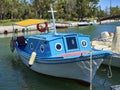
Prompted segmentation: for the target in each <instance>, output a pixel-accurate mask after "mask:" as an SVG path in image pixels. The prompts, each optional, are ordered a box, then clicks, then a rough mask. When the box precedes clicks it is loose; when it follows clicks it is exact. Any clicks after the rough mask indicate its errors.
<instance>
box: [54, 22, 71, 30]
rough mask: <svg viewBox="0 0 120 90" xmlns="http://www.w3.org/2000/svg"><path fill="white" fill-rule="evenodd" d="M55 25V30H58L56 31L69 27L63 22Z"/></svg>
mask: <svg viewBox="0 0 120 90" xmlns="http://www.w3.org/2000/svg"><path fill="white" fill-rule="evenodd" d="M55 24H56V28H58V29H62V28H68V27H69V24H68V23H65V22H56V23H55Z"/></svg>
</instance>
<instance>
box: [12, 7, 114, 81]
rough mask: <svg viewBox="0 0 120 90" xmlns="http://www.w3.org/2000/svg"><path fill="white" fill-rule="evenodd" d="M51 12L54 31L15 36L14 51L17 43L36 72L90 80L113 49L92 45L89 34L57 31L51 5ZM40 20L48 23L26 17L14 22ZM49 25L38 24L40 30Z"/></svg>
mask: <svg viewBox="0 0 120 90" xmlns="http://www.w3.org/2000/svg"><path fill="white" fill-rule="evenodd" d="M51 12H52V17H53V25H54V32H53V33H49V32H46V33H41V34H38V35H33V36H27V37H25V36H19V37H13V38H12V40H11V47H12V51H13V50H14V49H13V48H14V47H15V49H16V50H17V52H18V54H19V56H20V57H21V59H22V61H23V63H24V64H25V65H26V66H28V67H30V69H32V70H34V71H36V72H39V73H43V74H46V75H51V76H55V77H63V78H69V79H76V80H82V81H84V82H87V83H91V82H92V79H93V77H94V75H95V73H96V71H97V69H98V68H99V66H100V65H101V63H102V62H103V59H104V58H107V57H109V56H111V55H112V53H111V52H109V51H105V50H96V49H94V48H92V47H91V45H90V39H89V36H87V35H83V34H79V33H57V31H56V26H55V21H54V14H53V9H52V7H51ZM38 23H45V24H46V23H47V21H46V20H43V21H41V20H37V21H36V20H34V23H33V22H30V21H29V22H28V21H27V20H25V21H21V22H17V23H15V24H17V25H20V26H21V25H22V26H25V27H27V26H29V25H31V24H38ZM37 26H38V25H37ZM46 26H47V24H46ZM46 29H47V27H45V28H43V29H41V28H39V31H41V30H42V31H45V30H46ZM91 65H92V66H91ZM91 73H92V75H91Z"/></svg>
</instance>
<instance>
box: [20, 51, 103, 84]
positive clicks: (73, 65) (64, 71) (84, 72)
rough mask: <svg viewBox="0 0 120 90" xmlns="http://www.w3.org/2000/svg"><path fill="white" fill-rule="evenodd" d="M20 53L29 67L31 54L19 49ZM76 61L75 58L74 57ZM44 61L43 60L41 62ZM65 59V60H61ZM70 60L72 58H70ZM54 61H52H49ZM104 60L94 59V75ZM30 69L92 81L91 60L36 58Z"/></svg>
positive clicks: (56, 75)
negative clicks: (27, 54) (67, 60)
mask: <svg viewBox="0 0 120 90" xmlns="http://www.w3.org/2000/svg"><path fill="white" fill-rule="evenodd" d="M18 54H19V55H20V57H21V59H22V61H23V63H24V64H25V65H26V66H28V67H29V64H28V62H29V58H30V57H29V56H26V55H24V53H21V51H20V50H18ZM72 60H74V61H76V60H75V59H72ZM41 61H42V62H41ZM61 61H63V60H61ZM69 61H70V60H69ZM49 62H52V63H49ZM102 62H103V60H100V59H96V60H93V63H92V67H93V68H92V69H93V70H92V77H94V75H95V73H96V71H97V69H98V68H99V66H100V65H101V63H102ZM30 69H32V70H34V71H36V72H38V73H42V74H46V75H50V76H55V77H62V78H69V79H75V80H82V81H84V82H86V83H90V61H89V60H86V61H80V60H78V61H76V62H64V61H63V62H59V63H58V60H35V62H34V64H33V65H32V66H31V67H30Z"/></svg>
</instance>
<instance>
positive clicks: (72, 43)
mask: <svg viewBox="0 0 120 90" xmlns="http://www.w3.org/2000/svg"><path fill="white" fill-rule="evenodd" d="M66 41H67V46H68V50H70V49H77V42H76V38H75V37H66Z"/></svg>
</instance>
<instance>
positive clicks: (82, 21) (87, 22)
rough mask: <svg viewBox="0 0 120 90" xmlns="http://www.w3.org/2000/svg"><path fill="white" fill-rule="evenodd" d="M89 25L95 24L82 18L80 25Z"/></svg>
mask: <svg viewBox="0 0 120 90" xmlns="http://www.w3.org/2000/svg"><path fill="white" fill-rule="evenodd" d="M89 25H93V23H92V22H90V21H88V20H80V21H79V23H78V26H89Z"/></svg>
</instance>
